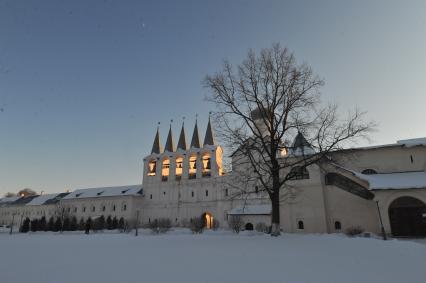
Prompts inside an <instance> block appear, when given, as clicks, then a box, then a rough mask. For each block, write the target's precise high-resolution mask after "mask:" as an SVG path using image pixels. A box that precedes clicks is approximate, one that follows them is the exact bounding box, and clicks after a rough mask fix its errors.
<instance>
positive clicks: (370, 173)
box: [361, 169, 377, 175]
mask: <svg viewBox="0 0 426 283" xmlns="http://www.w3.org/2000/svg"><path fill="white" fill-rule="evenodd" d="M361 173H362V174H365V175H373V174H377V171H376V170H374V169H365V170H363V171H362V172H361Z"/></svg>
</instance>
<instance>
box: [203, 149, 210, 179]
mask: <svg viewBox="0 0 426 283" xmlns="http://www.w3.org/2000/svg"><path fill="white" fill-rule="evenodd" d="M202 162H203V174H202V175H203V177H210V176H211V170H212V164H211V155H210V153H208V152H206V153H203V155H202Z"/></svg>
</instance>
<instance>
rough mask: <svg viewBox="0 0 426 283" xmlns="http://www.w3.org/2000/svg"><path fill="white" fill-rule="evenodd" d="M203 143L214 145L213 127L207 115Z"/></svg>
mask: <svg viewBox="0 0 426 283" xmlns="http://www.w3.org/2000/svg"><path fill="white" fill-rule="evenodd" d="M204 145H215V141H214V135H213V129H212V125H211V123H210V117H209V123H208V124H207V130H206V135H205V137H204Z"/></svg>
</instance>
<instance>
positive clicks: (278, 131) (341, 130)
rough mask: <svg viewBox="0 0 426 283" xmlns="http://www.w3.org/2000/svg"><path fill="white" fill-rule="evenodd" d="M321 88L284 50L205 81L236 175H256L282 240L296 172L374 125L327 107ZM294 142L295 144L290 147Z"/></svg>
mask: <svg viewBox="0 0 426 283" xmlns="http://www.w3.org/2000/svg"><path fill="white" fill-rule="evenodd" d="M322 85H323V81H322V80H321V79H320V78H318V76H316V75H314V73H313V71H312V69H311V68H310V67H309V66H308V65H307V64H298V63H297V62H296V60H295V58H294V56H293V54H291V53H290V52H289V51H288V50H287V48H282V47H281V46H280V45H279V44H275V45H273V47H272V48H267V49H263V50H262V51H261V52H260V54H255V52H254V51H249V53H248V55H247V57H246V59H245V60H244V61H243V62H242V63H241V64H240V65H238V66H237V67H236V68H234V67H233V66H231V64H230V63H229V62H228V61H224V63H223V69H222V70H221V71H219V72H217V73H215V74H214V75H207V76H206V78H205V79H204V86H205V87H206V88H207V89H208V90H209V96H208V98H207V99H208V100H209V101H211V102H213V103H214V104H215V105H216V109H217V111H216V112H215V113H213V117H214V120H215V123H216V127H217V128H218V133H219V135H220V137H221V139H222V140H223V141H224V142H225V145H226V146H228V148H230V149H231V150H232V151H233V152H234V153H233V156H232V157H233V159H232V162H233V164H232V169H233V172H232V174H231V175H234V176H235V175H240V176H243V177H242V178H250V177H249V176H252V177H253V176H255V177H256V180H255V181H254V183H253V184H255V185H256V186H257V187H258V190H261V191H266V192H267V194H268V195H269V198H270V200H271V203H272V217H271V222H272V230H271V235H273V236H277V235H279V234H280V228H279V227H280V200H281V199H282V196H283V195H286V194H289V193H290V195H291V187H290V186H289V184H288V180H290V179H292V178H293V177H294V176H293V174H287V173H288V172H289V171H290V169H291V168H293V167H295V166H298V167H300V168H301V170H303V168H306V167H307V166H310V165H312V164H315V163H318V162H320V161H322V160H324V158H325V157H327V155H328V153H330V152H332V151H335V150H338V149H340V148H343V147H344V146H347V145H349V144H350V142H353V141H354V139H356V138H358V137H366V134H367V133H368V132H369V130H371V129H372V127H373V126H374V124H373V123H372V122H365V121H364V120H363V116H364V113H362V112H360V111H359V110H357V109H355V110H354V111H353V112H350V113H348V115H347V117H346V119H340V118H339V115H338V108H337V106H336V105H324V104H322V103H321V101H320V92H319V89H320V87H321V86H322ZM295 137H297V138H296V140H297V139H298V143H297V144H296V145H295V144H291V143H290V141H292V140H295ZM300 145H303V146H302V147H301V148H299V147H300ZM296 147H297V148H296ZM298 148H299V149H298ZM305 149H306V150H305ZM237 171H238V172H237ZM252 177H251V178H252ZM240 178H241V177H240ZM247 180H248V181H249V182H251V180H249V179H247ZM252 187H254V186H252ZM241 193H252V191H251V192H250V191H249V192H248V191H247V190H243V192H241Z"/></svg>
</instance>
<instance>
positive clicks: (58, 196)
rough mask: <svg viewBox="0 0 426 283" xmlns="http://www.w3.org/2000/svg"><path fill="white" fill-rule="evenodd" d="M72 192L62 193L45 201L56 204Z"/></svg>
mask: <svg viewBox="0 0 426 283" xmlns="http://www.w3.org/2000/svg"><path fill="white" fill-rule="evenodd" d="M69 194H70V193H60V194H59V195H57V196H56V197H54V198H51V199H49V200H47V201H45V202H44V204H55V203H58V202H59V201H60V200H61V199H62V198H63V197H65V196H67V195H69Z"/></svg>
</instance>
